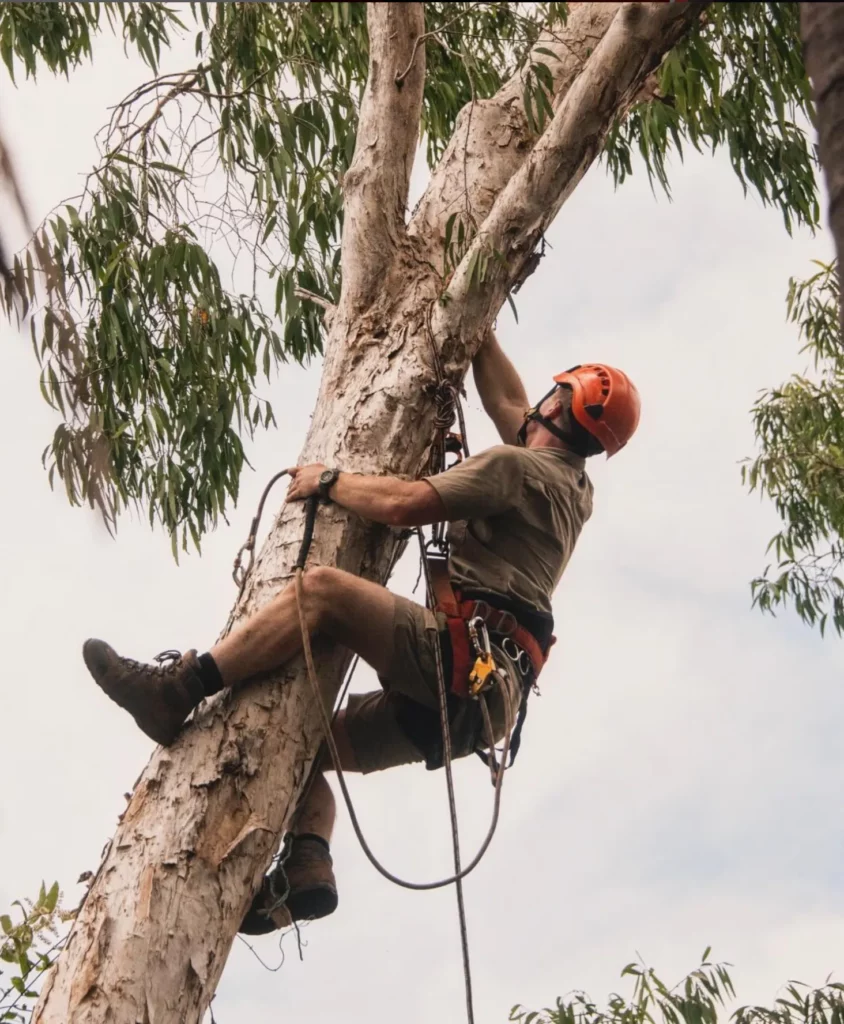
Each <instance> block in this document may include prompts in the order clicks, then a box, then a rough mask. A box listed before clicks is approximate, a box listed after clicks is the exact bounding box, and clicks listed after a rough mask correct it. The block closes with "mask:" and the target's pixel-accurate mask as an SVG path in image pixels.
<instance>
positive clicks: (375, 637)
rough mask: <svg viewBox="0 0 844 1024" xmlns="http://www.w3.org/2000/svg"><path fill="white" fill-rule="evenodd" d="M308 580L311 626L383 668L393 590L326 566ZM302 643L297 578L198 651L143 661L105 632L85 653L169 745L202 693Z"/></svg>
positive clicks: (263, 668)
mask: <svg viewBox="0 0 844 1024" xmlns="http://www.w3.org/2000/svg"><path fill="white" fill-rule="evenodd" d="M302 583H303V591H304V614H305V620H306V622H307V625H308V629H309V630H310V632H311V633H324V634H326V635H327V636H330V637H332V638H333V639H335V640H337V641H338V642H340V643H341V644H343V645H344V646H346V647H348V648H350V649H351V650H353V651H355V652H356V653H357V654H359V655H360V656H361V657H362V658H363V659H364V660H365V661H366V662H368V663H369V664H370V665H371V666H372V667H373V668H374V669H375V671H376V672H379V673H381V672H383V671H384V670H385V668H386V667H387V666H388V665H389V663H390V659H391V658H392V655H393V617H394V607H395V597H394V595H393V594H391V593H390V591H389V590H387V589H386V588H385V587H382V586H380V585H378V584H377V583H370V582H368V581H367V580H363V579H360V577H358V576H353V575H352V574H351V573H347V572H343V571H342V570H340V569H333V568H328V567H325V566H315V567H314V568H313V569H310V570H308V571H307V572H306V573H305V574H304V576H303V580H302ZM301 646H302V637H301V627H300V624H299V613H298V609H297V603H296V593H295V589H294V587H293V585H292V584H291V585H290V586H288V587H287V588H285V590H283V591H282V592H281V593H280V594H279V595H278V596H277V597H276V598H274V599H273V600H272V601H271V602H270V603H269V604H267V605H266V606H265V607H264V608H262V609H261V610H260V611H259V612H258V613H257V614H255V615H253V616H252V617H251V618H250V619H248V620H247V621H246V622H245V623H244V625H243V626H241V627H239V628H238V629H236V630H234V631H233V632H232V633H231V634H230V635H229V636H227V637H226V638H225V640H223V641H222V642H221V643H219V644H217V645H216V646H215V647H213V648H212V650H211V651H210V652H209V653H208V654H204V655H202V656H201V657H199V658H197V657H196V653H195V652H194V651H190V652H188V653H187V654H186V655H184V656H183V657H182V658H181V659H180V660H178V661H176V662H174V663H171V664H170V665H168V666H166V667H160V666H159V667H157V668H156V667H154V666H151V665H139V664H138V663H137V662H134V661H131V660H130V659H127V658H121V657H120V656H119V655H117V653H116V652H115V651H113V650H112V649H111V648H110V647H109V646H108V644H105V643H103V641H101V640H89V641H87V642H86V644H85V646H84V648H83V654H84V657H85V662H86V664H87V665H88V668H89V669H90V671H91V674H92V675H93V676H94V678H95V680H96V681H97V683H98V684H99V685H100V687H101V688H102V689H103V690H104V691H105V692H106V693H107V694H108V696H109V697H111V698H112V700H114V701H116V703H118V704H119V705H120V706H121V707H123V708H125V709H126V710H127V711H129V712H130V713H131V714H132V716H133V717H134V718H135V721H136V722H137V723H138V725H139V726H140V728H141V729H143V731H144V732H146V733H147V735H148V736H150V737H151V738H152V739H154V740H156V741H157V742H159V743H162V744H165V745H167V744H169V743H172V742H173V740H174V739H175V738H176V736H177V735H178V733H179V731H180V729H181V726H182V724H183V723H184V720H185V719H186V718H187V716H188V715H189V714H190V712H191V711H192V710H193V708H194V707H196V705H197V704H199V703H200V702H201V701H202V699H203V698H204V697H206V696H210V695H211V694H213V693H216V692H217V691H218V690H219V689H221V688H222V687H224V686H234V685H236V684H238V683H241V682H243V681H244V680H246V679H249V678H250V677H252V676H255V675H258V674H259V673H262V672H267V671H270V670H272V669H274V668H278V667H279V666H281V665H283V664H284V663H285V662H286V661H288V660H289V659H290V658H291V657H293V656H294V655H295V654H297V653H298V652H299V651H300V649H301Z"/></svg>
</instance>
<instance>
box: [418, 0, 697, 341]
mask: <svg viewBox="0 0 844 1024" xmlns="http://www.w3.org/2000/svg"><path fill="white" fill-rule="evenodd" d="M706 6H707V5H706V4H705V3H688V4H664V3H642V4H639V3H626V4H623V5H622V6H621V8H620V9H619V10H618V12H617V13H616V15H615V17H614V19H613V21H612V24H611V25H610V26H609V28H608V29H607V31H606V33H605V35H604V37H603V38H602V39H601V41H600V43H599V44H598V45H597V46H596V48H595V50H594V52H593V53H592V55H591V57H590V58H589V60H588V61H587V63H586V66H585V67H584V69H583V71H582V72H581V74H580V75H579V76H578V77H577V79H576V81H575V82H574V84H573V85H572V87H571V88H570V89H569V91H568V92H567V94H566V96H565V98H564V99H563V101H562V103H561V104H560V106H559V107H558V109H557V112H556V114H555V115H554V118H553V119H552V121H551V123H550V124H549V125H548V127H547V128H546V130H545V132H544V134H543V135H542V136H541V138H540V139H539V141H538V142H537V144H536V146H535V147H534V148H533V150H532V152H531V153H530V155H529V156H528V158H527V159H526V160H525V161H524V163H523V164H522V166H521V168H520V169H519V170H518V171H517V172H516V173H515V174H514V175H513V176H512V178H511V179H510V181H509V182H508V183H507V185H506V187H505V188H504V189H503V191H502V192H501V193H500V194H499V196H498V198H497V200H496V201H495V204H494V206H493V207H492V210H491V211H490V213H489V215H488V216H487V218H486V220H485V221H484V222H483V224H482V225H481V227H480V230H479V231H478V234H477V236H476V238H475V239H474V241H473V242H472V244H471V246H470V247H469V249H468V251H467V252H466V254H465V256H464V257H463V259H462V260H461V262H460V264H459V266H458V267H457V269H456V270H455V272H454V275H453V277H452V279H451V282H450V283H449V286H448V296H449V301H448V302H447V303H446V304H443V305H440V307H439V310H438V314H437V322H436V325H435V326H436V330H437V333H438V334H439V333H440V332H443V331H444V332H446V333H447V334H449V335H451V336H452V337H454V338H455V340H456V339H457V338H458V337H459V338H460V339H462V340H463V341H464V342H465V343H467V344H469V345H470V346H471V345H474V344H476V339H477V338H480V337H482V336H483V334H484V333H485V331H486V329H487V328H488V327H489V325H490V323H491V322H492V319H493V317H494V316H495V314H496V313H497V312H498V310H499V309H500V308H501V305H502V304H503V302H504V300H505V298H506V296H507V293H508V291H509V290H510V288H511V287H512V284H513V282H514V281H516V280H517V278H518V277H519V275H520V273H521V272H522V269H523V267H524V265H525V263H526V261H527V260H528V259H529V257H530V255H531V253H532V252H533V250H534V248H535V246H536V244H537V242H538V241H539V239H540V238H541V236H542V234H543V232H544V231H545V229H546V228H547V227H548V225H549V224H550V223H551V222H552V221H553V219H554V218H555V217H556V215H557V213H558V212H559V210H560V207H561V206H562V205H563V203H564V202H565V200H566V199H567V198H568V196H569V195H571V193H572V191H573V190H574V188H575V186H576V185H577V184H578V182H579V181H580V180H581V178H582V177H583V175H584V174H585V173H586V171H587V170H588V168H589V167H590V166H591V164H592V162H593V161H594V159H595V157H596V156H597V155H598V153H599V152H600V149H601V146H602V145H603V141H604V138H605V136H606V133H607V131H608V130H609V128H610V126H611V124H612V122H613V120H614V119H615V118H616V117H618V116H619V115H623V114H624V113H625V112H626V110H627V109H629V107H630V104H631V103H632V102H633V100H634V98H635V96H636V94H637V93H638V92H639V90H640V89H641V87H642V84H643V82H644V81H645V80H646V79H647V77H648V75H649V74H650V73H651V72H652V71H653V69H654V68H656V67H657V66H658V65H659V63H660V61H661V60H662V57H663V56H664V54H665V53H666V52H667V51H668V50H670V49H671V47H672V46H674V44H675V43H676V42H677V41H678V39H680V38H681V36H682V35H684V33H685V32H686V31H688V29H689V27H690V25H691V24H692V23H693V22H694V21H695V20H697V19H698V18H699V17H700V15H701V13H702V11H703V9H704V8H705V7H706ZM481 282H482V283H483V287H478V285H479V284H480V283H481Z"/></svg>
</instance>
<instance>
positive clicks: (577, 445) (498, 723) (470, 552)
mask: <svg viewBox="0 0 844 1024" xmlns="http://www.w3.org/2000/svg"><path fill="white" fill-rule="evenodd" d="M473 372H474V376H475V382H476V384H477V387H478V392H479V394H480V396H481V400H482V402H483V405H484V409H485V410H486V412H487V413H488V415H489V416H490V418H491V419H492V420H493V422H494V423H495V426H496V428H497V430H498V432H499V434H500V435H501V439H502V441H503V442H504V444H503V445H500V446H498V447H495V448H492V449H490V450H489V451H486V452H483V453H482V454H480V455H477V456H474V457H473V458H470V459H467V460H466V461H464V462H463V463H461V464H460V465H458V466H456V467H454V468H452V469H450V470H448V471H447V472H446V473H442V474H440V475H438V476H435V477H433V478H428V479H425V480H416V481H406V480H401V479H398V478H395V477H379V476H362V475H357V474H353V473H344V472H338V471H336V470H331V471H329V470H326V467H325V466H321V465H311V466H302V467H298V468H296V469H292V470H291V471H290V472H291V474H292V476H293V480H292V482H291V484H290V488H289V490H288V492H287V500H288V501H301V500H304V499H306V498H309V497H310V496H312V495H315V494H319V493H322V494H323V495H324V496H327V497H329V498H330V500H332V501H334V502H336V503H337V504H338V505H342V506H343V507H344V508H347V509H349V510H350V511H352V512H356V513H357V514H358V515H361V516H364V517H366V518H368V519H372V520H374V521H375V522H379V523H385V524H388V525H390V526H403V527H408V526H420V525H427V524H430V523H435V522H442V521H446V520H447V521H448V522H449V524H450V526H449V533H448V539H449V544H450V556H449V562H448V577H449V578H450V583H451V585H452V586H453V587H454V590H455V593H456V595H457V603H455V602H454V601H452V608H451V612H449V615H450V616H451V618H450V619H449V618H447V617H446V616H445V615H443V614H442V612H441V611H439V610H438V611H437V614H436V615H435V614H434V613H433V612H432V611H430V610H428V609H427V608H424V607H422V606H421V605H419V604H416V603H414V602H412V601H409V600H407V599H405V598H403V597H399V596H397V595H395V594H392V593H391V592H390V591H389V590H387V589H386V588H385V587H382V586H380V585H378V584H376V583H370V582H368V581H367V580H363V579H360V578H359V577H357V576H354V575H352V574H350V573H347V572H343V571H341V570H339V569H335V568H330V567H328V566H314V567H313V568H310V569H308V571H307V572H306V573H305V574H304V577H303V584H304V601H305V609H304V611H305V618H306V621H307V623H308V626H309V628H310V630H311V631H312V632H313V633H316V632H319V633H323V634H325V635H327V636H329V637H331V638H332V639H333V640H335V641H337V642H339V643H341V644H343V645H345V646H346V647H348V648H350V649H351V650H353V651H355V652H356V653H357V654H359V655H360V656H361V657H362V658H363V659H364V660H365V661H366V662H368V663H369V665H371V666H372V668H374V669H375V671H376V672H377V673H378V675H379V678H380V681H381V685H382V689H381V690H379V691H376V692H374V693H368V694H364V695H353V696H351V697H350V698H349V702H348V706H347V708H346V709H345V710H344V711H341V712H340V714H339V715H338V716H337V719H336V722H335V725H334V728H333V734H334V738H335V740H336V743H337V747H338V751H339V754H340V759H341V767H342V768H343V770H344V771H351V772H355V771H359V772H370V771H378V770H381V769H384V768H390V767H393V766H396V765H400V764H409V763H413V762H419V761H425V762H426V763H427V765H428V767H431V768H433V767H438V766H439V765H440V764H441V763H442V750H441V746H440V723H439V716H438V713H437V708H438V696H437V695H438V688H437V668H436V663H437V661H436V659H437V651H436V645H438V644H439V646H440V653H441V656H442V660H443V662H444V663H445V671H446V678H447V679H448V680H449V681H450V683H456V684H457V686H456V687H455V686H453V687H452V688H453V689H456V688H458V687H459V686H460V685H461V684H462V685H465V681H466V680H465V679H462V678H457V677H458V676H460V675H461V673H462V671H463V669H462V666H463V664H464V662H465V658H466V653H467V651H468V646H467V644H466V640H465V637H466V635H467V634H466V630H465V623H463V622H462V621H460V620H461V619H462V618H469V617H470V616H472V615H475V614H477V611H476V610H475V609H481V608H483V609H485V612H484V614H485V615H486V613H489V614H488V616H487V622H488V625H489V636H490V640H491V643H492V651H493V655H494V659H495V662H496V665H497V667H498V669H499V673H498V675H499V682H498V683H497V685H495V686H494V687H493V688H492V689H491V690H490V692H489V696H488V706H489V710H490V717H491V720H492V724H493V729H494V733H495V737H494V738H495V740H496V741H498V740H499V739H500V738H501V736H502V735H503V733H504V730H505V725H512V722H513V720H514V715H515V712H516V709H517V708H518V707H519V705H520V702H522V701H524V700H526V699H527V693H528V692H529V687H530V684H531V683H532V682H533V681H534V679H535V677H536V673H537V672H538V670H539V668H541V665H542V662H543V660H544V657H545V655H546V653H547V650H548V648H549V646H550V644H551V641H552V636H551V631H552V627H553V620H552V617H551V595H552V593H553V591H554V588H555V587H556V585H557V583H558V582H559V580H560V577H561V576H562V573H563V570H564V569H565V567H566V564H567V563H568V561H569V558H570V557H571V554H572V551H573V549H574V545H575V542H576V541H577V538H578V536H579V534H580V530H581V528H582V526H583V524H584V523H585V522H586V520H587V519H588V518H589V516H590V514H591V511H592V484H591V482H590V481H589V478H588V477H587V475H586V472H585V468H584V467H585V459H586V458H587V457H588V456H591V455H595V454H598V453H599V452H602V451H605V452H606V453H607V455H608V456H611V455H614V454H615V453H616V452H617V451H618V450H619V449H620V448H622V447H623V446H624V445H625V444H626V443H627V441H628V440H629V439H630V437H631V436H632V435H633V432H634V431H635V429H636V426H637V425H638V421H639V396H638V392H637V391H636V389H635V387H634V386H633V384H632V383H631V382H630V380H629V379H628V378H627V377H626V375H625V374H624V373H622V372H621V371H620V370H615V369H613V368H612V367H607V366H604V365H602V364H593V365H588V366H580V367H575V368H574V369H573V370H571V371H568V372H566V373H563V374H560V375H558V376H557V377H555V378H554V386H553V388H552V389H551V390H550V391H549V392H548V394H547V395H545V397H544V398H543V399H542V400H541V401H540V402H539V403H538V404H537V405H536V406H535V407H533V408H532V409H528V401H527V395H526V393H525V389H524V386H523V384H522V382H521V379H520V378H519V375H518V374H517V373H516V370H515V369H514V367H513V365H512V363H511V362H510V360H509V359H508V358H507V357H506V356H505V354H504V353H503V351H502V350H501V348H500V346H499V344H498V342H497V340H496V339H495V337H494V336H493V335H490V337H489V339H488V340H487V341H486V342H485V344H484V345H483V346H482V347H481V349H480V350H479V352H478V354H477V355H476V357H475V359H474V362H473ZM526 409H527V412H526V411H525V410H526ZM447 589H448V587H447ZM449 598H451V591H450V590H449ZM446 603H448V599H446ZM443 607H445V606H444V605H443ZM455 607H457V608H458V612H457V613H455ZM459 608H462V609H464V611H463V612H460V611H459ZM467 608H471V609H473V610H472V611H471V612H466V611H465V609H467ZM455 614H457V615H458V618H456V619H455V617H454V616H455ZM455 622H456V623H457V628H456V631H455ZM300 649H301V633H300V624H299V617H298V611H297V606H296V597H295V593H294V589H293V587H292V586H289V587H287V588H286V589H285V590H283V591H281V593H279V594H278V596H277V597H276V598H274V599H273V601H271V602H270V603H269V604H268V605H267V606H265V607H264V608H262V609H261V610H260V611H259V612H258V613H257V614H256V615H254V616H253V617H252V618H250V619H249V620H248V622H247V623H246V624H245V625H244V626H242V627H241V628H240V629H238V630H235V631H233V632H232V633H231V634H230V635H229V636H227V637H226V638H225V639H224V640H222V641H221V642H220V643H218V644H217V645H216V646H215V647H213V648H212V649H211V651H209V652H208V653H206V654H203V655H201V656H199V657H197V655H196V652H195V651H190V652H188V653H187V654H185V655H183V656H182V657H181V658H179V659H178V660H176V661H173V662H171V663H170V664H169V665H166V666H161V665H159V666H158V667H153V666H149V665H139V664H138V663H137V662H134V661H131V660H130V659H128V658H121V657H120V656H118V655H117V654H116V652H115V651H113V650H112V649H111V648H110V647H109V646H108V645H107V644H105V643H104V642H103V641H101V640H88V641H87V642H86V644H85V646H84V650H83V654H84V658H85V662H86V664H87V666H88V668H89V670H90V671H91V673H92V675H93V676H94V678H95V680H96V681H97V683H98V684H99V685H100V687H101V688H102V689H103V690H104V691H105V692H106V693H107V694H108V695H109V697H111V698H112V700H114V701H116V702H117V703H118V704H119V705H120V706H121V707H123V708H125V709H126V710H128V711H129V712H130V713H131V714H132V715H133V717H134V718H135V721H136V722H137V724H138V725H139V726H140V727H141V729H143V730H144V732H145V733H146V734H147V735H148V736H150V737H152V739H154V740H156V741H157V742H159V743H163V744H165V745H166V744H169V743H171V742H173V740H174V739H175V738H176V736H177V735H178V733H179V730H180V729H181V727H182V725H183V723H184V721H185V719H186V718H187V717H188V715H189V714H190V712H191V711H192V710H193V709H194V708H195V707H196V706H197V705H198V704H200V703H201V702H202V700H203V699H205V698H206V697H209V696H211V695H212V694H214V693H217V692H218V691H219V690H221V689H222V688H223V687H225V686H237V685H238V684H240V683H243V682H244V681H245V680H247V679H250V678H252V677H253V676H257V675H258V674H260V673H262V672H266V671H269V670H271V669H273V668H277V667H278V666H280V665H282V664H283V663H284V662H286V661H287V660H288V659H290V658H292V657H293V656H294V655H296V654H298V653H299V651H300ZM461 658H462V659H463V660H462V661H461ZM464 674H465V673H464ZM449 723H450V733H451V739H452V746H453V753H454V756H455V757H463V756H465V755H467V754H470V753H472V752H473V751H475V750H478V749H481V748H482V747H483V740H482V736H481V731H482V730H481V722H480V715H479V713H478V704H477V702H476V701H473V700H469V699H465V698H460V697H455V696H454V695H453V694H450V695H449ZM334 818H335V806H334V798H333V795H332V792H331V789H330V787H329V785H328V783H327V782H326V780H325V778H324V776H323V775H322V774H320V775H318V776H316V778H315V780H314V783H313V785H312V786H311V787H310V789H309V791H308V793H307V795H306V797H305V799H304V802H303V804H302V805H301V806H300V808H299V809H298V811H297V814H296V818H295V822H296V825H295V830H294V831H295V834H294V837H293V840H292V847H291V852H290V855H289V857H288V859H287V862H286V864H285V865H284V870H285V873H286V876H287V881H288V883H289V895H288V897H287V901H286V903H285V905H284V906H283V907H278V906H276V904H277V903H278V900H277V898H276V895H275V894H276V893H277V892H279V891H284V889H285V888H286V886H284V884H283V880H281V879H279V878H278V877H275V878H274V877H273V875H272V874H271V875H268V876H267V878H266V879H265V880H264V884H263V886H262V888H261V889H260V890H259V892H258V894H257V896H256V897H255V899H254V901H253V904H252V907H251V909H250V910H249V912H248V914H247V915H246V918H245V919H244V922H243V924H242V926H241V931H244V932H247V933H249V934H259V933H262V932H268V931H272V930H273V929H275V928H279V927H283V926H285V925H287V924H289V923H290V922H291V920H300V919H304V918H316V917H323V916H325V915H326V914H330V913H331V912H332V911H333V910H334V909H335V907H336V906H337V889H336V885H335V880H334V874H333V870H332V867H333V866H332V861H331V855H330V852H329V841H330V839H331V832H332V828H333V824H334Z"/></svg>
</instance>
